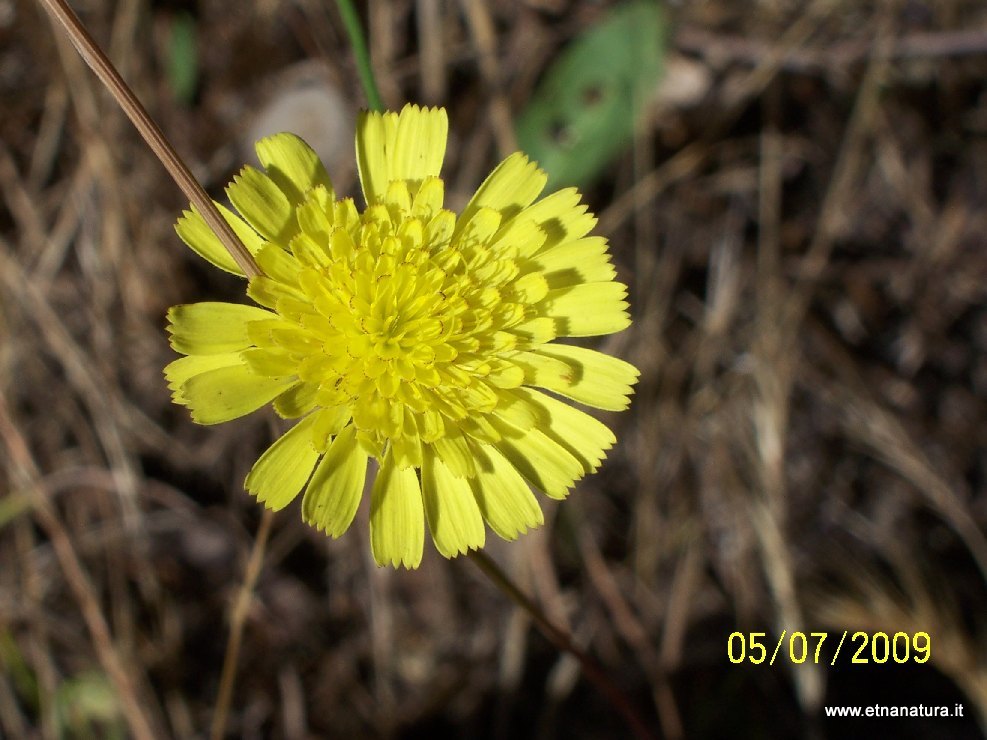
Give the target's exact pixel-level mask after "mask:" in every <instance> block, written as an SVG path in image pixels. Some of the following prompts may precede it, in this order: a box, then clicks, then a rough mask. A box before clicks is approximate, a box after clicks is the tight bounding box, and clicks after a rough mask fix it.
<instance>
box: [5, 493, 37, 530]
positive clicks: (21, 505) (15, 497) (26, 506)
mask: <svg viewBox="0 0 987 740" xmlns="http://www.w3.org/2000/svg"><path fill="white" fill-rule="evenodd" d="M32 505H33V504H32V503H31V495H30V494H28V493H18V492H16V491H14V492H11V493H8V494H7V495H6V496H4V497H3V498H0V529H3V528H4V527H6V526H7V525H8V524H10V523H11V522H12V521H14V520H15V519H16V518H17V517H19V516H20V515H21V514H23V513H24V512H25V511H30V509H31V506H32Z"/></svg>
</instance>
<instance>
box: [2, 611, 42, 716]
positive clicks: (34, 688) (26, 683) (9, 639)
mask: <svg viewBox="0 0 987 740" xmlns="http://www.w3.org/2000/svg"><path fill="white" fill-rule="evenodd" d="M0 667H2V670H3V672H4V673H6V674H7V675H8V676H9V677H10V678H11V680H12V681H13V683H14V688H15V689H16V690H17V694H18V695H19V696H20V698H21V700H22V701H24V702H25V703H26V704H27V705H28V706H30V707H31V709H33V710H35V711H36V710H37V709H38V706H39V702H38V679H37V677H36V676H35V675H34V671H33V670H32V669H31V666H29V665H28V664H27V661H26V660H25V659H24V655H23V653H21V650H20V647H19V646H18V645H17V641H16V640H15V639H14V636H13V635H11V634H10V632H9V631H7V630H6V629H5V630H3V631H0Z"/></svg>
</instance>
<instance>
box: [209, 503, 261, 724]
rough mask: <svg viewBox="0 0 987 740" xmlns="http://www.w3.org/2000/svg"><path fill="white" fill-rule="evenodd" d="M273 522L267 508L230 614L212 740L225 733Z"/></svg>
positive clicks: (214, 713)
mask: <svg viewBox="0 0 987 740" xmlns="http://www.w3.org/2000/svg"><path fill="white" fill-rule="evenodd" d="M273 520H274V512H272V511H271V510H270V509H264V513H263V514H262V515H261V520H260V526H259V527H258V528H257V537H256V538H255V539H254V545H253V548H252V549H251V550H250V559H249V560H248V561H247V571H246V573H245V574H244V576H243V583H242V584H241V585H240V590H239V592H238V593H237V596H236V602H234V604H233V612H232V614H231V615H230V636H229V639H228V640H227V643H226V654H225V655H224V656H223V672H222V675H221V676H220V679H219V695H218V696H217V698H216V709H215V710H214V712H213V719H212V727H211V728H210V730H209V737H210V738H211V739H212V740H220V739H221V738H222V737H223V735H224V734H225V733H226V720H227V718H228V717H229V713H230V702H231V700H232V699H233V685H234V683H235V681H236V669H237V664H238V663H239V662H240V646H241V645H242V644H243V627H244V625H245V624H246V621H247V613H248V612H249V610H250V599H251V598H252V597H253V593H254V586H255V585H256V584H257V578H258V576H260V570H261V566H262V565H263V563H264V551H265V549H266V548H267V540H268V537H269V536H270V534H271V522H272V521H273Z"/></svg>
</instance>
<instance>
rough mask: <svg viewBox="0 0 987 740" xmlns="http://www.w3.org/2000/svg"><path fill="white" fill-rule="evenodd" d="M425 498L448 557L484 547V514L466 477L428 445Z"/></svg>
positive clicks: (437, 539) (439, 544)
mask: <svg viewBox="0 0 987 740" xmlns="http://www.w3.org/2000/svg"><path fill="white" fill-rule="evenodd" d="M422 497H423V498H424V501H425V515H426V517H427V519H428V528H429V530H430V531H431V533H432V539H433V540H434V541H435V548H436V549H437V550H438V551H439V552H440V553H441V554H442V555H443V556H445V557H447V558H451V557H455V556H456V555H460V554H462V553H465V552H467V551H468V550H471V549H472V550H476V549H479V548H481V547H483V543H484V540H485V533H484V530H483V517H482V516H481V515H480V509H479V507H478V506H477V503H476V499H475V498H473V492H472V491H471V490H470V486H469V483H468V482H467V480H466V479H465V478H457V477H456V476H455V475H453V474H452V472H451V471H450V470H449V468H447V467H446V465H445V463H444V462H442V458H441V457H439V456H438V455H437V454H436V453H435V452H434V451H433V450H432V449H431V448H430V447H428V446H426V447H425V454H424V465H423V467H422Z"/></svg>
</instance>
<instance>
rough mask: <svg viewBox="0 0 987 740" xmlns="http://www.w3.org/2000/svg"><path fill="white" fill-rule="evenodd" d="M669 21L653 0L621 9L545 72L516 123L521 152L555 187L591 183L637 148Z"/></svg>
mask: <svg viewBox="0 0 987 740" xmlns="http://www.w3.org/2000/svg"><path fill="white" fill-rule="evenodd" d="M665 35H666V24H665V20H664V15H663V13H662V11H661V8H660V7H659V5H658V4H657V3H656V2H654V1H653V0H635V1H634V2H628V3H625V4H624V5H622V6H619V7H618V8H617V9H616V10H614V11H613V12H612V13H611V14H610V15H609V16H608V17H607V18H605V19H604V20H603V21H602V22H601V23H600V24H599V25H597V26H596V27H595V28H592V29H590V30H589V31H587V32H586V33H585V34H584V35H582V36H580V37H579V38H577V39H576V40H575V41H573V42H572V44H570V46H569V47H568V48H567V49H566V50H565V51H564V52H563V53H562V56H561V57H560V58H559V59H558V61H557V62H556V63H555V64H554V65H553V66H552V67H551V68H550V69H549V70H548V72H546V74H545V76H544V78H543V79H542V81H541V84H540V85H539V87H538V90H537V91H536V93H535V96H534V98H533V100H532V101H531V103H530V104H529V105H528V107H527V108H526V109H525V110H524V111H522V113H521V115H520V116H519V117H518V120H517V137H518V143H519V144H520V146H521V149H522V150H523V151H524V152H525V153H527V154H528V155H530V156H531V158H532V159H534V160H535V161H537V162H538V164H539V165H540V166H541V167H542V168H543V169H544V170H545V171H546V172H547V173H548V176H549V188H550V189H557V188H559V187H563V186H566V185H579V186H582V185H585V184H587V183H589V182H590V181H591V180H593V178H595V177H596V176H597V175H599V174H600V172H601V171H602V170H603V169H604V168H605V167H606V166H607V165H608V164H609V163H610V161H611V160H613V158H614V157H616V156H617V155H618V154H620V152H621V151H622V150H623V149H624V148H625V147H626V146H627V145H628V144H629V143H630V141H631V139H632V137H633V135H634V122H635V119H636V118H637V115H638V113H639V111H640V110H641V109H642V107H643V106H644V105H645V104H646V103H647V102H648V99H649V97H650V96H651V95H652V94H653V92H654V90H655V89H656V88H657V86H658V79H659V77H660V76H661V73H662V66H663V56H664V51H665Z"/></svg>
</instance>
